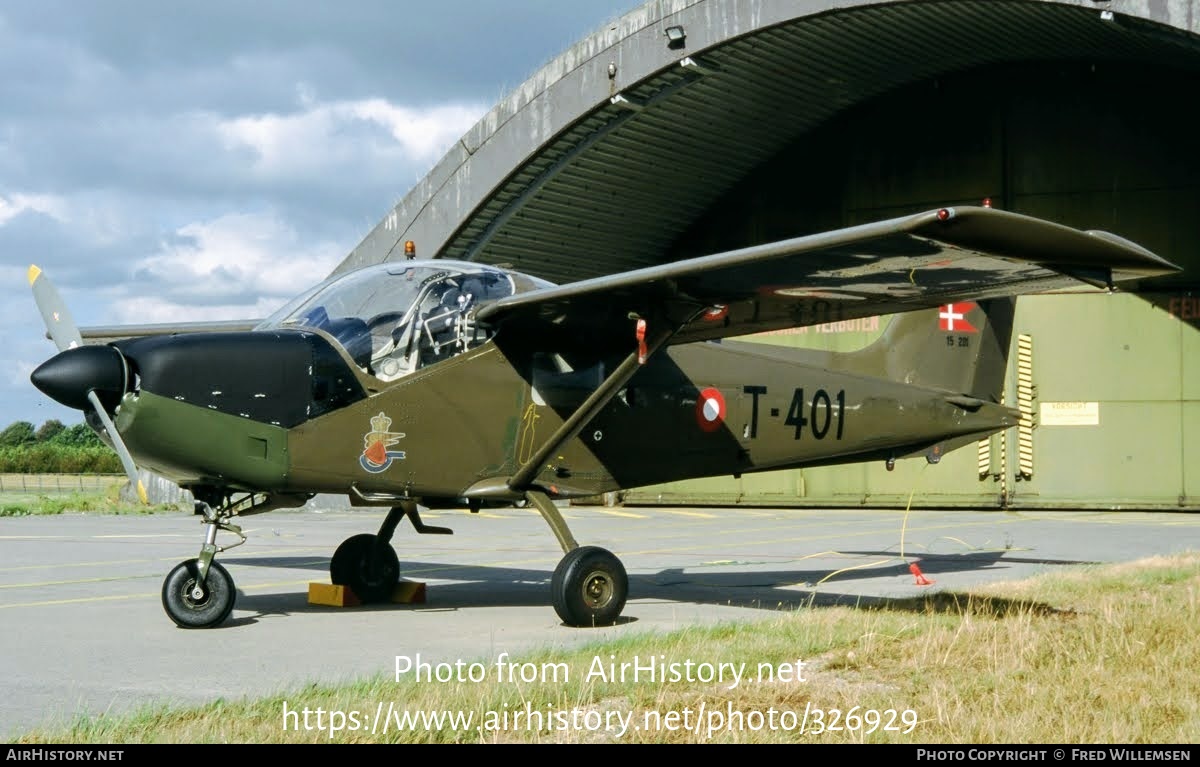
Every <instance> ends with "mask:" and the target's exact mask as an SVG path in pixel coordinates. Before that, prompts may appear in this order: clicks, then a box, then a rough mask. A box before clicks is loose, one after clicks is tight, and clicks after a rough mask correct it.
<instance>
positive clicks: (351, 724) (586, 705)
mask: <svg viewBox="0 0 1200 767" xmlns="http://www.w3.org/2000/svg"><path fill="white" fill-rule="evenodd" d="M1198 619H1200V554H1187V555H1179V556H1173V557H1157V558H1152V559H1149V560H1143V561H1140V562H1136V563H1131V564H1121V565H1113V566H1080V567H1077V568H1072V569H1071V570H1069V571H1065V572H1064V571H1058V572H1056V573H1054V574H1050V575H1046V576H1043V577H1039V578H1035V579H1031V580H1027V581H1021V582H1017V583H1009V584H1000V585H995V586H990V587H988V588H981V589H978V590H974V591H971V592H945V593H938V594H931V595H930V596H929V597H927V598H923V599H908V600H895V601H892V602H888V603H885V604H883V605H881V606H874V607H870V608H850V607H808V608H803V609H800V610H797V611H794V612H790V613H787V614H783V615H779V616H776V617H774V618H771V619H768V620H764V621H756V622H748V623H730V624H722V625H717V626H712V627H698V628H689V629H685V630H682V631H677V632H672V633H669V634H631V635H629V636H626V637H622V638H620V639H618V640H615V641H611V642H605V643H598V644H595V645H593V646H590V647H586V648H582V649H571V650H562V649H553V650H549V649H548V650H545V651H542V652H540V653H531V654H529V655H527V656H526V657H523V658H521V659H510V662H511V663H514V664H517V665H516V666H515V667H514V677H513V679H512V680H511V681H510V680H509V679H507V678H504V676H503V674H501V673H500V672H499V670H498V667H497V665H496V659H495V658H482V659H479V663H480V664H481V668H482V669H483V670H484V675H485V677H486V678H485V679H484V681H482V682H479V683H475V682H469V681H468V682H457V681H447V682H436V681H435V682H421V683H416V682H414V681H411V680H410V679H408V678H407V677H406V678H405V679H403V680H401V681H400V682H397V681H396V680H395V679H394V678H393V677H390V676H387V677H376V678H371V679H363V680H360V681H358V682H354V683H351V684H346V685H341V686H315V685H313V686H309V687H304V688H301V689H296V690H293V691H290V692H288V693H286V694H281V695H276V696H271V697H268V698H265V699H261V700H255V701H247V702H230V701H218V702H215V703H213V704H211V705H208V706H202V707H196V708H177V709H168V710H162V709H153V710H152V709H146V710H144V711H141V712H138V713H136V714H134V715H131V716H123V717H107V716H98V717H94V718H87V719H80V720H79V721H78V722H76V723H75V724H74V725H73V726H71V727H68V728H65V729H60V730H38V731H33V732H30V733H28V734H26V735H24V736H23V737H21V738H19V742H22V743H139V742H169V743H201V742H238V743H244V742H264V743H276V742H285V743H300V742H313V743H324V742H330V741H333V742H394V743H401V742H403V743H412V742H572V743H576V742H593V741H595V742H613V741H617V742H654V743H695V742H723V743H732V742H751V743H767V742H899V743H931V744H966V743H981V744H982V743H1120V744H1131V743H1133V744H1152V743H1158V744H1165V743H1178V744H1186V743H1195V742H1197V740H1198V739H1200V677H1198V676H1197V675H1196V674H1195V673H1194V670H1195V669H1197V668H1200V643H1197V642H1196V641H1195V637H1194V634H1195V627H1196V625H1198ZM635 657H636V659H637V660H638V661H639V662H641V663H642V664H645V663H646V662H647V661H652V662H654V663H655V664H667V666H666V668H667V670H668V676H667V678H666V679H665V680H664V679H663V678H661V677H659V678H657V679H656V680H654V681H649V680H648V679H647V678H646V676H645V674H644V673H643V676H642V678H641V679H639V680H638V681H633V680H632V679H631V678H630V674H629V673H628V670H627V673H626V678H625V679H624V680H622V679H621V678H620V664H622V663H631V662H633V661H634V660H635ZM689 661H690V662H691V663H692V664H693V665H692V669H693V673H692V674H691V675H692V676H701V674H700V673H699V669H700V668H701V666H699V665H698V664H708V666H707V668H710V669H712V670H713V673H714V674H715V673H716V670H717V669H720V668H723V667H722V666H721V665H720V664H733V667H739V666H740V667H741V668H742V677H741V679H740V681H739V682H738V683H737V684H736V685H735V684H733V678H732V675H731V674H726V675H725V676H724V678H723V679H719V680H718V679H715V678H714V679H707V680H697V681H686V676H687V672H686V666H685V665H684V664H686V663H687V662H689ZM801 661H802V662H803V665H800V663H799V662H801ZM465 662H468V661H467V660H466V659H464V663H465ZM522 664H531V665H528V666H525V665H522ZM610 664H616V671H617V674H615V675H613V674H610V673H609V671H610V670H612V669H613V667H612V666H611V665H610ZM670 664H676V665H674V666H672V665H670ZM741 664H744V666H741ZM672 668H674V669H676V670H677V671H678V672H679V673H680V675H682V676H683V677H684V678H683V679H675V678H673V677H672V676H671V671H670V670H671V669H672ZM600 669H603V671H604V673H599V670H600ZM768 670H769V671H770V672H771V673H769V674H768V673H766V672H767V671H768ZM522 671H524V672H525V674H524V675H525V676H526V677H527V679H528V680H529V681H522V679H521V677H522ZM781 673H782V676H783V678H780V675H781ZM614 677H615V678H614ZM798 677H802V678H803V681H800V680H799V679H798ZM381 702H382V703H381ZM389 706H392V711H393V714H392V716H391V717H380V716H378V715H377V714H378V713H379V712H381V711H382V712H384V713H386V712H387V711H388V710H389ZM304 709H308V711H309V719H308V724H309V725H310V726H311V727H312V729H305V727H304V724H305V722H304V717H303V711H304ZM317 709H321V711H322V712H323V716H322V718H321V720H320V722H318V718H317V715H316V711H317ZM806 709H807V711H808V717H807V721H806V731H805V732H804V733H800V732H799V724H800V721H801V719H802V718H803V717H804V712H805V711H806ZM285 711H287V712H293V713H290V714H286V715H285ZM701 711H703V712H704V714H703V715H701ZM818 711H819V712H822V716H821V717H820V719H818V717H817V714H816V713H815V712H818ZM834 711H837V712H839V713H838V714H837V718H836V720H835V717H834V713H833V712H834ZM332 712H337V713H336V714H334V713H332ZM400 712H409V715H410V716H411V715H416V716H418V717H419V716H421V714H422V712H423V713H424V714H425V715H426V716H429V715H431V714H436V713H438V712H446V713H447V714H449V715H456V716H458V717H459V718H460V719H459V723H458V724H457V725H454V724H452V723H450V722H449V721H442V723H441V724H440V725H438V724H435V723H432V722H430V724H429V726H425V724H424V723H423V722H422V720H420V719H418V720H416V722H415V723H414V722H413V721H412V720H409V721H408V722H407V723H405V724H397V722H399V721H400V717H401V716H402V715H401V713H400ZM531 712H532V713H531ZM771 712H774V714H772V713H771ZM905 712H912V713H911V716H910V715H909V714H908V713H905ZM467 716H470V717H471V721H470V724H469V725H464V723H463V721H462V718H463V717H467ZM505 716H507V719H505V718H504V717H505ZM739 716H740V719H738V718H737V717H739ZM618 717H619V718H618ZM626 717H627V719H626ZM718 717H719V718H718ZM771 717H773V721H774V722H775V723H776V727H775V728H774V729H772V728H771V727H770V726H769V724H768V723H769V721H771ZM381 718H383V719H386V720H387V721H388V725H387V729H388V732H386V733H384V732H383V730H384V724H383V722H382V721H379V720H380V719H381ZM623 721H624V722H627V724H626V725H625V727H624V728H621V726H620V725H621V723H622V722H623ZM822 721H823V723H824V725H825V731H824V732H817V730H818V725H819V724H820V723H821V722H822ZM738 722H740V725H741V726H740V727H738V726H736V724H737V723H738ZM285 723H286V724H288V725H290V726H289V727H288V728H287V729H286V730H285ZM489 723H490V724H491V725H493V726H489ZM605 723H607V724H608V725H609V728H607V729H606V727H605V726H604V724H605ZM318 724H321V725H323V729H318V728H317V725H318ZM331 724H340V725H341V728H342V729H341V730H340V731H338V732H335V733H332V734H331V732H330V725H331ZM538 724H540V725H541V726H540V727H539V726H537V725H538ZM756 724H757V726H755V725H756ZM835 724H836V725H839V726H840V727H841V728H842V729H840V730H834V729H832V727H831V725H835ZM592 725H597V726H592ZM685 725H687V726H685ZM892 728H894V729H892Z"/></svg>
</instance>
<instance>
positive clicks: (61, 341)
mask: <svg viewBox="0 0 1200 767" xmlns="http://www.w3.org/2000/svg"><path fill="white" fill-rule="evenodd" d="M28 276H29V286H30V287H31V288H33V300H34V301H36V302H37V306H38V311H40V312H41V313H42V321H43V322H44V323H46V330H47V331H49V333H50V338H51V340H53V341H54V345H55V346H57V347H58V350H59V351H60V352H61V351H65V350H67V349H74V348H75V347H77V346H83V337H82V336H80V335H79V328H77V327H75V320H73V319H71V312H69V311H67V305H66V303H64V302H63V300H62V296H60V295H59V294H58V290H57V289H55V287H54V284H53V283H52V282H50V278H48V277H46V276H45V275H44V274H43V273H42V270H41V269H39V268H38V267H36V266H33V265H31V266H30V267H29V273H28Z"/></svg>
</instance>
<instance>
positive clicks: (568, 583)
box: [550, 546, 629, 626]
mask: <svg viewBox="0 0 1200 767" xmlns="http://www.w3.org/2000/svg"><path fill="white" fill-rule="evenodd" d="M550 596H551V599H553V601H554V611H555V612H556V613H558V617H560V618H562V620H563V623H566V624H567V625H569V626H610V625H612V624H613V623H614V622H616V620H617V618H618V617H620V615H621V611H622V610H624V609H625V599H626V598H627V597H628V596H629V577H628V576H627V575H626V574H625V566H624V565H622V564H621V560H619V559H617V557H616V556H615V555H614V554H613V553H612V552H610V551H608V550H607V549H602V548H600V547H598V546H581V547H579V548H577V549H575V550H574V551H571V552H570V553H568V554H567V555H566V556H565V557H563V558H562V561H560V562H559V563H558V567H556V568H554V577H553V578H552V579H551V580H550Z"/></svg>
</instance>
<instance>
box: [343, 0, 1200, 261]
mask: <svg viewBox="0 0 1200 767" xmlns="http://www.w3.org/2000/svg"><path fill="white" fill-rule="evenodd" d="M668 27H680V28H682V30H683V32H684V33H685V35H686V37H685V39H684V41H683V43H682V45H676V44H671V43H670V41H669V40H668V38H667V36H666V29H667V28H668ZM1198 34H1200V2H1198V0H1111V2H1110V1H1108V0H895V1H894V2H885V3H873V2H866V1H865V0H850V1H849V2H839V3H834V2H830V1H829V0H790V1H785V0H778V1H776V2H769V1H767V0H757V1H755V0H674V1H671V0H652V1H651V2H648V3H647V4H645V5H644V6H642V7H640V8H637V9H635V10H634V11H632V12H630V13H628V14H626V15H625V16H623V17H621V18H620V19H618V20H616V21H614V22H613V23H611V24H609V25H606V26H605V27H604V28H602V29H600V30H597V31H596V32H595V33H593V34H591V35H589V36H588V37H586V38H584V39H583V40H581V41H579V42H578V43H576V44H575V45H573V46H571V47H570V48H569V49H567V50H566V51H564V52H563V53H562V54H561V55H559V56H558V57H557V58H555V59H554V60H553V61H551V62H550V63H548V64H547V65H546V66H545V67H543V68H542V69H541V70H540V71H538V72H537V73H536V74H534V75H533V76H532V77H531V78H530V79H529V80H528V81H526V82H525V83H523V84H522V85H521V86H519V87H518V88H516V89H515V90H514V91H513V92H512V93H510V94H509V95H508V96H507V97H505V98H504V99H503V100H501V101H500V103H498V104H497V105H496V106H495V107H494V108H493V109H492V110H491V111H490V112H488V114H487V115H485V117H484V118H483V119H481V120H480V121H479V123H477V124H476V125H475V126H474V127H473V128H472V129H471V130H470V131H468V132H467V134H466V135H464V136H463V137H462V138H461V139H460V140H459V141H458V142H457V143H456V144H455V145H454V147H452V149H451V150H450V151H449V152H448V153H447V154H446V155H445V156H444V157H443V158H442V160H441V161H440V162H439V163H438V164H437V165H436V166H435V167H434V169H433V170H432V171H431V172H430V173H429V174H428V175H427V176H426V177H425V178H424V179H422V180H421V181H420V182H418V183H417V185H416V186H415V187H414V188H413V189H412V190H411V191H410V192H409V193H408V194H407V195H406V196H405V197H404V198H403V199H402V200H401V201H400V202H399V203H398V204H397V205H396V206H395V207H394V208H393V209H392V210H391V211H390V212H389V213H388V214H387V215H386V216H385V217H384V219H383V220H382V221H381V222H380V223H379V224H378V225H377V226H376V227H375V229H374V230H373V231H371V232H370V233H369V234H368V235H367V237H366V238H365V239H364V240H363V241H362V242H361V243H360V244H359V245H358V246H357V247H356V248H355V249H354V250H353V251H352V252H351V253H350V254H349V256H348V257H347V258H346V259H345V260H344V261H343V262H342V264H340V265H339V267H338V268H337V270H335V271H338V272H340V271H344V270H347V269H351V268H355V267H358V266H363V265H367V264H371V263H378V262H381V261H387V260H396V259H402V258H403V257H404V255H403V247H402V246H401V243H403V242H404V241H406V240H413V241H414V242H415V243H416V245H417V248H418V253H419V254H420V255H421V256H423V257H428V256H432V255H435V254H436V255H442V256H446V257H454V258H469V259H477V260H482V261H490V262H508V263H513V264H514V265H515V266H516V267H517V268H520V269H523V270H525V271H529V272H531V273H535V274H538V275H540V276H543V277H546V278H548V279H552V280H556V281H566V280H571V279H579V278H583V277H588V276H594V275H595V274H599V273H604V272H609V271H615V270H618V269H626V268H635V267H637V266H643V265H648V264H651V263H657V262H660V261H662V260H667V259H668V258H669V257H670V256H669V253H670V251H671V248H672V245H673V244H674V243H675V242H676V241H677V240H678V238H679V237H680V236H681V235H682V234H683V233H684V232H685V231H686V230H688V229H689V228H690V227H691V226H692V225H693V224H694V223H695V222H696V221H697V219H698V218H699V217H701V216H703V215H705V213H706V211H709V210H710V209H711V206H712V205H713V204H714V203H715V202H716V201H717V200H718V199H720V198H721V196H722V195H724V194H726V193H728V192H729V190H730V189H733V188H735V187H736V185H737V183H738V182H739V181H740V180H741V179H743V178H745V177H746V175H747V174H748V173H750V172H751V171H752V170H753V169H755V168H757V167H759V166H760V165H761V164H762V163H764V162H766V161H767V160H768V159H769V158H771V157H772V156H774V155H776V154H777V153H779V152H780V151H782V150H783V149H784V148H785V147H787V146H789V145H792V144H794V143H795V141H796V140H797V138H798V137H800V136H803V135H805V134H806V133H807V132H808V131H811V130H812V129H813V128H815V127H817V126H819V125H822V124H825V123H827V122H828V121H829V120H830V118H831V117H833V116H834V115H837V114H840V113H844V112H845V111H846V110H848V109H851V108H853V107H855V106H857V105H860V104H862V103H864V102H866V101H869V100H871V99H873V98H876V97H878V96H879V95H881V94H883V93H886V92H889V91H893V90H895V89H897V88H901V87H903V86H905V85H910V84H912V83H914V82H918V81H921V80H923V79H929V78H937V77H942V76H948V75H953V74H955V73H961V72H964V71H969V70H971V69H972V68H975V67H981V66H985V65H1003V64H1008V63H1013V62H1027V61H1037V60H1065V59H1087V58H1093V59H1103V60H1105V61H1135V62H1155V63H1157V64H1159V65H1162V66H1166V67H1172V68H1182V69H1184V70H1186V71H1189V72H1192V71H1200V37H1198Z"/></svg>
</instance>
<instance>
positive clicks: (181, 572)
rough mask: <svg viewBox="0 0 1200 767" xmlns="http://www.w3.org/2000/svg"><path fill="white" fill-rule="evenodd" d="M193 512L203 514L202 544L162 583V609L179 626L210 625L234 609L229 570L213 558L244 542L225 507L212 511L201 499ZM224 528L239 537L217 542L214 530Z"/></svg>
mask: <svg viewBox="0 0 1200 767" xmlns="http://www.w3.org/2000/svg"><path fill="white" fill-rule="evenodd" d="M196 513H197V514H201V515H203V516H204V545H203V546H201V547H200V556H198V557H197V558H196V559H187V560H184V561H183V562H180V563H179V564H178V565H176V566H175V567H174V568H173V569H172V570H171V572H170V573H168V574H167V578H166V580H164V581H163V586H162V603H163V609H165V610H166V611H167V615H169V616H170V618H171V620H173V621H175V625H177V626H179V627H181V628H187V629H194V628H210V627H212V626H216V625H217V624H219V623H221V622H222V621H224V620H225V619H226V618H228V617H229V613H231V612H233V602H234V598H235V597H236V596H237V592H236V591H235V589H234V587H233V578H232V577H231V576H230V575H229V572H228V571H227V570H226V569H225V568H224V567H222V566H221V565H220V564H218V563H217V562H215V561H213V557H215V556H216V555H217V554H218V553H220V552H222V551H227V550H229V549H232V548H233V547H234V546H240V545H242V544H243V543H245V542H246V536H245V535H242V528H240V527H238V526H237V525H235V524H232V523H231V522H230V521H229V520H230V519H231V518H232V517H233V513H232V512H231V511H229V510H228V509H222V510H221V511H214V510H213V508H212V506H209V505H208V504H207V503H205V502H204V501H196ZM220 530H227V531H229V532H231V533H234V534H235V535H237V536H238V537H239V538H240V539H241V540H239V541H238V542H237V543H235V544H232V545H230V546H224V547H222V546H217V532H218V531H220Z"/></svg>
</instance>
